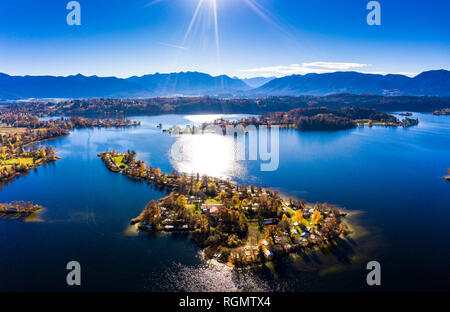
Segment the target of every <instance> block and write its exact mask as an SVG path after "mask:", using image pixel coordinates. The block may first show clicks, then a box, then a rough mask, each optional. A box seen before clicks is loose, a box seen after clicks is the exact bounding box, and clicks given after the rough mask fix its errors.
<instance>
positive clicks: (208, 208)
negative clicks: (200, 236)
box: [202, 203, 225, 217]
mask: <svg viewBox="0 0 450 312" xmlns="http://www.w3.org/2000/svg"><path fill="white" fill-rule="evenodd" d="M224 208H225V206H224V205H223V204H211V203H203V204H202V212H203V213H208V214H210V215H211V216H213V217H217V216H218V215H219V211H220V210H221V209H224Z"/></svg>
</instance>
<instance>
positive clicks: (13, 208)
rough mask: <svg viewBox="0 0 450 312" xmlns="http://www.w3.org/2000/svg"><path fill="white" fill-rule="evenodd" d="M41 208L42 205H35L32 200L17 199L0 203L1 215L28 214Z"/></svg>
mask: <svg viewBox="0 0 450 312" xmlns="http://www.w3.org/2000/svg"><path fill="white" fill-rule="evenodd" d="M41 209H42V206H39V205H35V204H33V203H32V202H24V201H17V202H11V203H3V204H2V203H0V216H1V215H20V216H29V215H31V214H33V213H35V212H37V211H39V210H41Z"/></svg>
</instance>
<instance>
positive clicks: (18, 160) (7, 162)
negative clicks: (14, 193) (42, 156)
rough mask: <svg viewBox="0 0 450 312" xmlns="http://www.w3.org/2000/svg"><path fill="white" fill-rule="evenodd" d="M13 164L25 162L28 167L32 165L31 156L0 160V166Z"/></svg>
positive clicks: (5, 166) (6, 166) (4, 166)
mask: <svg viewBox="0 0 450 312" xmlns="http://www.w3.org/2000/svg"><path fill="white" fill-rule="evenodd" d="M36 162H39V160H37V161H36ZM14 164H26V165H27V166H28V167H31V166H33V158H31V157H27V158H24V157H18V158H12V159H8V160H5V161H0V168H2V169H3V168H8V167H11V166H12V165H14Z"/></svg>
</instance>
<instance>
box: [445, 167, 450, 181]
mask: <svg viewBox="0 0 450 312" xmlns="http://www.w3.org/2000/svg"><path fill="white" fill-rule="evenodd" d="M444 179H445V180H447V181H450V168H449V169H447V175H446V176H444Z"/></svg>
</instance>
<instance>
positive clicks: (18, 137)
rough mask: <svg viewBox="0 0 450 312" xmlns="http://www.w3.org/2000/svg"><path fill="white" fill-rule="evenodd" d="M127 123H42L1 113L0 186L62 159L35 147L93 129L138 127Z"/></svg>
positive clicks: (31, 117) (49, 149) (28, 116)
mask: <svg viewBox="0 0 450 312" xmlns="http://www.w3.org/2000/svg"><path fill="white" fill-rule="evenodd" d="M139 124H140V123H139V122H137V121H129V120H124V119H116V120H106V119H95V120H94V119H86V118H83V117H71V118H59V119H54V120H40V119H39V117H38V116H36V115H33V114H30V113H13V112H9V111H6V112H0V182H9V181H12V180H14V179H15V178H17V177H18V176H20V175H26V174H27V173H28V172H29V171H30V170H31V169H34V168H36V167H38V166H41V165H44V164H46V163H49V162H54V161H56V160H58V159H60V157H58V156H56V151H55V149H54V148H53V147H52V146H44V145H41V146H40V147H38V146H37V144H36V143H38V142H42V141H45V140H48V139H52V138H57V137H62V136H66V135H68V134H69V130H73V129H80V128H92V127H128V126H137V125H139Z"/></svg>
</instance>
